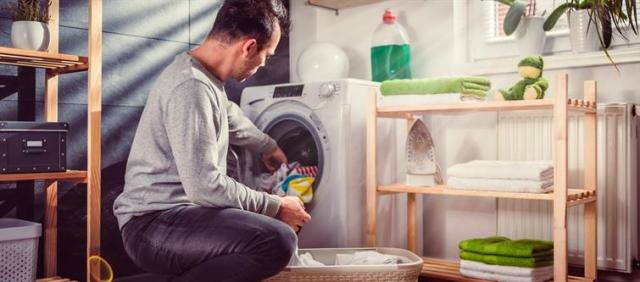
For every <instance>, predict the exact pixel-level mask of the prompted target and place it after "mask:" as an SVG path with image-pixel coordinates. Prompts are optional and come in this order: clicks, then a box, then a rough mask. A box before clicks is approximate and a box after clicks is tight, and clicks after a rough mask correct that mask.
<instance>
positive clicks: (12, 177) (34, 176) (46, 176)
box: [0, 170, 87, 183]
mask: <svg viewBox="0 0 640 282" xmlns="http://www.w3.org/2000/svg"><path fill="white" fill-rule="evenodd" d="M22 180H50V181H67V182H79V183H86V182H87V172H86V171H84V170H67V171H63V172H42V173H11V174H0V182H7V181H11V182H13V181H22Z"/></svg>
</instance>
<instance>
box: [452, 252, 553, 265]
mask: <svg viewBox="0 0 640 282" xmlns="http://www.w3.org/2000/svg"><path fill="white" fill-rule="evenodd" d="M460 258H461V259H464V260H472V261H477V262H482V263H486V264H495V265H505V266H518V267H529V268H534V267H541V266H547V265H552V264H553V256H544V257H535V258H533V257H532V258H518V257H507V256H496V255H483V254H478V253H474V252H467V251H460Z"/></svg>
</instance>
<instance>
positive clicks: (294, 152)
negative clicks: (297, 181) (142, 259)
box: [257, 115, 326, 193]
mask: <svg viewBox="0 0 640 282" xmlns="http://www.w3.org/2000/svg"><path fill="white" fill-rule="evenodd" d="M263 130H264V132H265V133H266V134H267V135H269V136H271V138H273V140H275V141H276V143H278V146H279V147H280V148H281V149H282V151H283V152H284V154H285V155H286V156H287V160H288V161H289V162H290V163H291V162H298V163H300V166H302V167H315V168H316V171H317V173H316V176H315V181H314V183H313V186H312V187H313V191H314V193H315V191H316V190H317V187H318V186H319V184H320V182H321V180H322V170H323V169H322V167H323V163H324V155H323V150H322V147H321V142H320V138H321V137H320V135H323V134H320V133H318V131H317V130H315V128H314V126H313V125H312V124H311V123H310V122H309V121H308V120H306V119H303V118H301V117H299V116H295V115H283V116H280V117H278V118H276V119H274V120H272V121H271V122H269V123H268V124H267V125H266V126H265V127H264V129H263ZM323 136H324V135H323ZM323 138H326V137H323ZM257 163H258V164H259V165H260V168H259V169H258V171H259V172H260V173H265V172H268V171H267V169H266V167H265V166H264V164H263V163H262V162H261V161H258V162H257Z"/></svg>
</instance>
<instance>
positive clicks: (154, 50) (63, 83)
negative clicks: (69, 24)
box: [37, 27, 189, 106]
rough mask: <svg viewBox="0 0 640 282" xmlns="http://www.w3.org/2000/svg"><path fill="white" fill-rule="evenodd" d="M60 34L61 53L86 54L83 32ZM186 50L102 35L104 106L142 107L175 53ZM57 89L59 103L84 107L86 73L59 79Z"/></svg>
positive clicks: (68, 30)
mask: <svg viewBox="0 0 640 282" xmlns="http://www.w3.org/2000/svg"><path fill="white" fill-rule="evenodd" d="M60 34H61V41H60V42H61V46H60V50H61V51H62V52H66V53H70V54H81V55H83V54H86V53H87V45H86V42H87V41H86V40H87V39H86V38H87V31H86V30H82V29H76V28H64V27H63V28H61V32H60ZM188 48H189V45H188V44H187V43H180V42H172V41H166V40H157V39H148V38H143V37H136V36H126V35H120V34H112V33H103V42H102V59H103V61H102V64H103V66H102V97H103V99H102V102H103V104H104V105H120V106H143V105H144V104H145V102H146V97H147V95H148V92H149V88H150V87H151V85H152V83H153V82H154V80H155V78H156V77H157V76H158V75H159V74H160V72H161V71H162V70H163V69H164V68H165V67H166V66H167V65H168V64H169V63H171V62H172V61H173V59H174V57H175V55H176V54H179V53H181V52H185V51H187V50H188ZM39 87H40V88H39V89H37V91H38V93H42V92H43V88H42V87H43V85H40V86H39ZM59 89H60V90H59V100H60V102H63V103H76V104H86V103H87V73H86V72H78V73H71V74H64V75H62V76H60V88H59ZM40 97H41V96H40ZM40 99H41V98H40Z"/></svg>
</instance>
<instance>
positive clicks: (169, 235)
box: [114, 0, 310, 281]
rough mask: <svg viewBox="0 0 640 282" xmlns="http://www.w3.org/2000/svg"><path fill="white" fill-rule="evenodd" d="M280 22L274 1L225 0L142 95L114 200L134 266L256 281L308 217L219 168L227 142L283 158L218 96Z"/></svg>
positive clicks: (286, 200) (262, 51)
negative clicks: (191, 45) (195, 41)
mask: <svg viewBox="0 0 640 282" xmlns="http://www.w3.org/2000/svg"><path fill="white" fill-rule="evenodd" d="M288 25H289V20H288V15H287V11H286V10H285V8H284V7H283V5H282V3H281V2H280V0H227V1H225V2H224V4H223V5H222V7H221V8H220V10H219V12H218V15H217V17H216V20H215V22H214V24H213V28H212V30H211V32H210V33H209V35H208V36H207V38H206V39H205V41H204V42H203V43H202V44H201V45H200V46H199V47H197V48H195V49H194V50H192V51H190V52H188V53H184V54H180V55H178V56H176V59H175V60H174V61H173V63H171V64H170V65H169V66H168V67H167V68H166V69H165V70H164V71H163V72H162V74H160V76H159V77H158V79H157V81H156V82H155V84H154V86H153V88H152V89H151V91H150V93H149V97H148V98H147V103H146V106H145V109H144V112H143V113H142V117H141V119H140V123H139V125H138V129H137V132H136V136H135V139H134V141H133V145H132V147H131V153H130V155H129V160H128V163H127V171H126V176H125V187H124V191H123V193H122V194H121V195H120V196H119V197H118V199H117V200H116V202H115V204H114V213H115V215H116V217H117V219H118V224H119V226H120V229H121V232H122V239H123V242H124V246H125V249H126V251H127V253H128V254H129V256H130V257H131V258H132V259H133V261H134V262H135V263H136V264H137V265H138V266H140V267H141V268H143V269H145V270H147V271H150V272H153V273H162V274H170V275H174V276H177V277H178V279H179V280H182V281H257V280H261V279H264V278H267V277H270V276H272V275H274V274H276V273H278V272H279V271H280V270H281V269H282V268H283V267H284V266H286V264H287V263H288V262H289V259H290V257H291V255H292V253H293V251H294V249H295V247H296V245H297V239H296V236H295V233H294V231H298V230H299V228H300V227H301V226H302V225H303V224H304V223H305V222H307V221H308V220H310V216H309V214H307V213H306V212H305V211H304V206H303V204H302V202H301V201H300V199H298V198H296V197H282V198H280V197H277V196H275V195H269V194H266V193H263V192H257V191H254V190H252V189H249V188H248V187H246V186H244V185H243V184H241V183H238V182H236V181H235V180H233V179H232V178H230V177H228V176H227V175H226V154H227V149H228V146H229V144H233V145H241V146H246V147H248V148H249V149H251V150H253V151H255V152H259V153H262V159H263V161H264V162H265V165H266V166H267V167H268V168H270V169H274V168H276V167H277V166H278V165H279V164H281V163H283V162H286V161H287V160H286V157H285V155H284V153H283V152H282V150H281V149H280V148H279V147H278V146H277V145H276V143H275V142H274V141H273V140H272V139H271V138H270V137H268V136H267V135H265V134H264V133H262V132H260V131H259V130H258V129H257V128H256V127H255V126H254V125H253V124H252V123H251V122H250V121H249V120H248V119H247V118H246V117H244V116H243V115H242V113H241V111H240V109H239V107H238V106H237V105H235V104H233V103H232V102H229V101H228V100H227V97H226V94H225V92H224V88H223V84H224V81H225V80H227V79H230V78H233V79H236V80H239V81H242V80H244V79H246V78H248V77H250V76H251V75H253V74H254V73H255V72H256V71H257V69H258V68H259V67H261V66H264V64H265V61H266V59H267V58H268V57H269V56H271V55H273V54H274V51H275V48H276V46H277V45H278V42H279V41H280V36H281V34H282V33H283V32H286V31H287V28H288Z"/></svg>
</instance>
